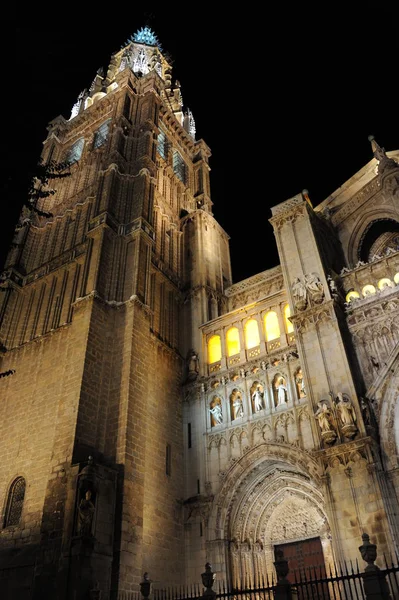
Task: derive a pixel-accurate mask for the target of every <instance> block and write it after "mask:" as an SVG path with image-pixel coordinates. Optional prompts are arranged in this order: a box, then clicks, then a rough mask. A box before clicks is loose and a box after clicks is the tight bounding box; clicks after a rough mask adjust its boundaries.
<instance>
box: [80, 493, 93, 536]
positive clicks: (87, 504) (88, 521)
mask: <svg viewBox="0 0 399 600" xmlns="http://www.w3.org/2000/svg"><path fill="white" fill-rule="evenodd" d="M94 510H95V507H94V504H93V502H92V501H91V491H90V490H87V492H86V493H85V497H84V498H81V500H80V502H79V506H78V519H77V525H76V530H77V533H78V535H81V536H82V537H91V536H92V532H91V527H92V523H93V517H94Z"/></svg>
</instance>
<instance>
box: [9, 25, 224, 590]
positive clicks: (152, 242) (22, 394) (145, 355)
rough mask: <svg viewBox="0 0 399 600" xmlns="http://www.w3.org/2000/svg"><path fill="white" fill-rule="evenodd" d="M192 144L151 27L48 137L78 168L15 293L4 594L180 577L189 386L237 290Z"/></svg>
mask: <svg viewBox="0 0 399 600" xmlns="http://www.w3.org/2000/svg"><path fill="white" fill-rule="evenodd" d="M195 133H196V132H195V122H194V118H193V115H192V113H191V111H190V110H188V109H187V110H184V109H183V99H182V94H181V89H180V84H179V83H178V82H177V81H176V82H175V84H174V85H172V69H171V66H170V64H169V63H168V60H167V59H166V58H165V55H164V54H163V51H162V48H161V47H160V44H159V42H158V40H157V38H156V36H155V35H154V34H153V33H152V31H151V30H150V29H148V28H144V29H141V30H140V31H138V32H137V33H136V34H135V35H134V36H133V37H132V38H131V39H129V40H128V41H127V42H126V44H125V46H124V47H123V49H122V50H120V51H119V52H117V53H115V54H113V55H112V57H111V61H110V64H109V67H108V70H107V71H106V72H103V71H102V70H99V71H98V72H97V74H96V75H95V77H94V80H93V82H92V84H91V85H90V87H89V88H88V89H86V90H84V91H82V92H81V94H80V95H79V97H78V100H77V102H76V104H75V105H74V107H73V109H72V114H71V117H70V118H69V120H67V119H65V118H63V117H61V116H60V117H57V118H56V119H54V120H53V121H51V123H50V124H49V126H48V136H47V139H46V140H45V142H44V147H43V154H42V160H43V162H44V163H48V162H49V161H50V160H52V161H56V162H57V163H59V162H62V161H65V162H67V163H68V165H69V166H68V167H67V168H66V170H68V172H70V175H69V176H67V177H65V178H64V179H59V180H57V181H56V182H51V181H50V182H49V186H50V187H51V186H53V183H54V186H53V188H56V193H55V194H52V195H49V196H48V198H46V199H45V200H43V201H42V202H41V204H40V205H39V209H40V210H41V211H42V212H43V213H48V214H50V216H38V214H36V213H35V214H33V213H30V214H27V212H26V211H25V212H24V213H23V215H22V216H21V221H20V224H19V225H20V226H19V227H18V232H17V233H16V238H15V241H16V242H17V244H16V245H15V247H14V248H13V249H12V250H11V251H10V254H9V256H8V259H7V262H6V265H5V276H6V279H5V282H4V283H3V287H5V288H7V291H6V292H5V293H2V294H1V298H0V300H1V342H2V346H3V350H6V352H5V353H3V354H2V358H1V371H2V372H4V371H7V370H8V369H15V374H14V375H13V376H12V377H7V378H4V379H2V380H1V392H0V393H1V399H2V402H1V409H0V410H1V419H2V435H1V442H0V447H1V455H2V461H1V467H0V489H1V490H2V492H1V496H0V502H1V510H2V519H3V523H2V530H1V532H0V548H1V552H2V566H3V568H9V567H10V566H11V565H14V566H15V569H16V570H15V569H14V571H10V572H11V573H12V577H11V578H10V579H9V581H8V583H7V582H6V583H3V579H2V585H3V590H2V591H3V592H4V595H2V597H4V598H7V599H8V598H12V597H14V596H13V594H19V595H18V597H19V598H25V597H28V595H26V596H24V594H29V591H28V590H29V589H30V586H31V584H30V582H31V581H33V590H34V598H40V599H43V598H50V597H51V598H65V599H66V598H72V597H73V598H86V597H87V594H88V591H90V590H101V591H102V593H103V597H104V598H108V597H109V595H110V593H111V597H112V598H116V597H118V594H119V595H120V594H122V593H123V592H128V591H129V590H133V589H137V584H138V582H139V581H140V580H141V577H142V574H143V572H144V571H149V572H151V573H154V574H155V573H156V576H157V579H158V580H159V581H162V582H163V583H164V584H168V583H180V582H181V578H182V562H181V549H182V547H183V542H184V540H183V506H182V502H183V498H184V482H183V479H184V467H183V426H182V399H181V383H182V381H183V380H186V379H187V378H190V377H196V376H197V375H198V369H199V367H198V364H199V362H198V357H199V354H200V351H201V344H202V335H201V334H200V330H199V326H200V325H201V324H202V323H203V322H205V321H207V320H209V319H210V318H214V317H217V315H218V311H220V310H222V308H223V302H224V288H225V287H226V286H227V285H230V284H231V275H230V259H229V249H228V238H227V236H226V234H225V233H224V232H223V230H222V229H221V228H220V227H219V226H218V225H217V223H216V222H215V220H214V218H213V216H212V202H211V199H210V187H209V166H208V160H209V156H210V151H209V148H208V147H207V145H206V144H205V143H204V142H203V141H201V140H200V141H197V140H196V138H195ZM186 358H187V360H186ZM15 556H17V558H15ZM4 586H5V587H4ZM74 594H77V595H74ZM29 597H30V596H29Z"/></svg>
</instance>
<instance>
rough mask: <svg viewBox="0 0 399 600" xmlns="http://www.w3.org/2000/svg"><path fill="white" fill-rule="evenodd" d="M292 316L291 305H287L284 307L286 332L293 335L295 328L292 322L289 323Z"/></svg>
mask: <svg viewBox="0 0 399 600" xmlns="http://www.w3.org/2000/svg"><path fill="white" fill-rule="evenodd" d="M290 316H291V310H290V305H289V304H286V305H285V306H284V321H285V330H286V332H287V333H292V332H293V331H294V326H293V324H292V323H291V321H289V317H290Z"/></svg>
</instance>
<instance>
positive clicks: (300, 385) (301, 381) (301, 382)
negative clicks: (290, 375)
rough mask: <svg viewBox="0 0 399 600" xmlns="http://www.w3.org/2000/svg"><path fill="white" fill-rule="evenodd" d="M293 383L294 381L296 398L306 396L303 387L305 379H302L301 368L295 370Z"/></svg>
mask: <svg viewBox="0 0 399 600" xmlns="http://www.w3.org/2000/svg"><path fill="white" fill-rule="evenodd" d="M295 383H296V389H297V395H298V399H301V398H304V397H305V396H306V389H305V381H304V379H303V373H302V369H298V371H297V372H296V374H295Z"/></svg>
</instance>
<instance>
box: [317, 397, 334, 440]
mask: <svg viewBox="0 0 399 600" xmlns="http://www.w3.org/2000/svg"><path fill="white" fill-rule="evenodd" d="M317 406H318V408H317V411H316V412H315V417H316V419H317V421H318V423H319V427H320V431H321V437H322V440H323V441H324V442H326V444H332V443H333V442H334V441H335V440H336V437H337V434H336V433H335V430H334V427H333V425H332V414H331V410H330V409H329V408H328V406H327V404H326V402H325V401H322V402H318V403H317Z"/></svg>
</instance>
